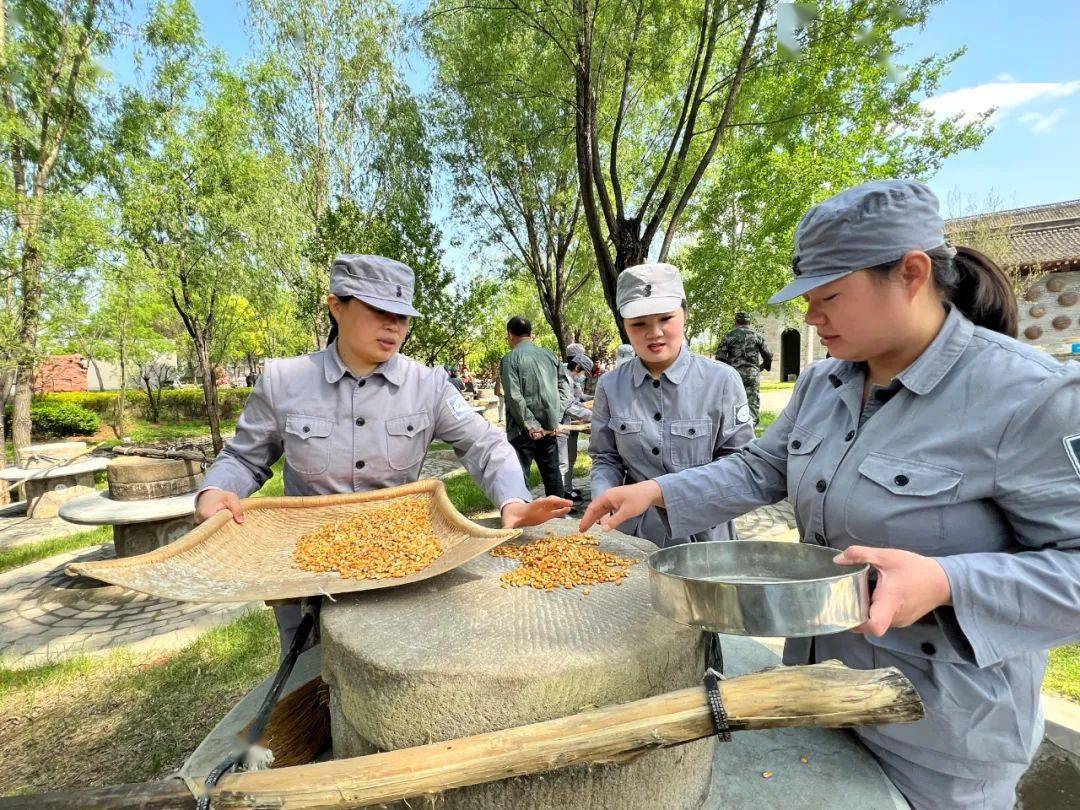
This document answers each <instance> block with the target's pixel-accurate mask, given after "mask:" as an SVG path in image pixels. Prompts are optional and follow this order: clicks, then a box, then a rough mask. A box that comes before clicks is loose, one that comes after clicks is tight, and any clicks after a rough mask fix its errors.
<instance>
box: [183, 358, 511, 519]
mask: <svg viewBox="0 0 1080 810" xmlns="http://www.w3.org/2000/svg"><path fill="white" fill-rule="evenodd" d="M433 439H440V440H442V441H446V442H449V443H450V444H451V445H452V446H453V447H454V452H455V453H456V454H457V456H458V458H459V459H460V460H461V463H462V464H463V465H464V466H465V469H466V470H468V471H469V473H470V474H471V475H472V476H473V478H475V479H476V480H477V482H479V484H480V486H481V487H482V488H483V490H484V493H485V494H486V495H487V496H488V498H490V499H491V501H492V503H494V504H496V505H497V506H502V505H503V504H505V503H506V502H507V501H508V500H512V499H520V500H522V501H526V502H527V501H530V500H532V499H531V497H530V496H529V491H528V489H526V487H525V481H524V479H523V478H522V477H521V465H520V464H519V463H518V460H517V455H516V454H515V453H514V449H513V448H512V447H511V446H510V444H509V443H508V442H507V441H506V437H505V436H504V435H503V433H502V432H501V431H500V430H498V429H497V428H496V427H495V426H494V425H492V424H491V423H489V422H488V421H487V420H485V419H483V418H482V417H481V416H479V415H478V414H476V413H473V412H472V410H471V409H470V407H469V405H468V404H467V403H466V402H465V400H464V399H462V396H461V394H460V393H459V392H458V391H456V390H454V387H453V386H452V385H451V384H450V381H449V379H448V377H447V374H446V371H445V370H444V369H441V368H437V369H430V368H427V367H426V366H423V365H421V364H420V363H417V362H416V361H415V360H411V359H409V358H408V357H403V356H401V355H400V354H395V355H394V356H393V357H391V358H390V359H389V360H387V361H386V362H385V363H383V364H382V365H380V366H379V367H378V368H377V369H375V371H374V372H373V373H372V374H370V375H369V376H367V377H364V378H362V379H359V380H358V379H356V378H355V377H354V376H353V375H352V373H351V372H350V371H349V370H348V369H347V368H346V367H345V364H344V363H342V361H341V357H340V355H339V354H338V351H337V344H336V343H332V344H331V345H330V347H329V348H328V349H326V351H322V352H315V353H314V354H308V355H304V356H302V357H291V358H288V359H285V360H273V361H270V362H268V363H267V365H266V370H265V371H264V373H263V374H262V376H261V377H259V379H258V381H257V382H256V383H255V388H254V389H253V390H252V392H251V398H250V399H249V400H248V403H247V406H246V407H245V408H244V412H243V414H241V416H240V421H239V422H238V423H237V425H236V436H235V437H234V438H233V439H232V440H231V441H229V443H228V444H226V445H225V447H224V448H223V449H222V451H221V453H220V455H218V457H217V459H216V460H215V461H214V465H213V466H212V467H211V468H210V470H209V471H208V472H207V474H206V479H205V482H204V486H205V487H218V488H220V489H224V490H227V491H230V492H235V493H237V494H238V495H240V496H241V497H246V496H248V495H250V494H251V493H252V492H255V491H256V490H257V489H259V487H261V486H262V485H263V484H264V483H265V482H266V481H267V480H268V479H269V478H270V476H271V474H272V473H271V471H270V466H271V465H272V464H273V463H274V462H275V461H277V459H278V458H279V457H280V456H281V454H282V453H284V454H285V494H286V495H326V494H331V493H337V492H365V491H367V490H372V489H380V488H382V487H391V486H397V485H399V484H405V483H409V482H412V481H415V480H417V478H419V476H420V465H421V464H422V463H423V461H424V456H425V455H426V453H427V448H428V444H430V443H431V441H432V440H433Z"/></svg>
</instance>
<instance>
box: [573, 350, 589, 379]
mask: <svg viewBox="0 0 1080 810" xmlns="http://www.w3.org/2000/svg"><path fill="white" fill-rule="evenodd" d="M570 362H571V363H574V364H576V365H577V366H578V367H579V368H580V369H581V370H582V371H584V372H585V373H587V374H591V373H592V370H593V361H592V358H591V357H589V355H587V354H585V352H578V353H577V354H575V355H574V356H573V357H571V358H570Z"/></svg>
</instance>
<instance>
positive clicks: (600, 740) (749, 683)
mask: <svg viewBox="0 0 1080 810" xmlns="http://www.w3.org/2000/svg"><path fill="white" fill-rule="evenodd" d="M720 691H721V695H722V698H723V701H724V706H725V708H726V709H727V713H728V719H729V723H730V725H731V728H732V730H733V731H749V730H758V729H770V728H791V727H800V726H815V727H823V728H844V727H850V726H858V725H868V724H873V725H876V724H879V723H905V722H913V721H915V720H919V719H920V718H922V716H923V705H922V701H921V700H920V699H919V696H918V694H917V693H916V691H915V688H914V687H913V686H912V684H911V682H910V681H909V680H908V679H907V678H906V677H905V676H904V675H903V674H902V673H901V672H900V671H899V670H897V669H895V668H892V667H890V668H888V669H875V670H853V669H848V668H847V667H845V666H843V665H842V664H839V663H837V662H835V661H830V662H826V663H823V664H815V665H813V666H803V667H777V668H776V669H772V670H767V671H765V672H758V673H754V674H751V675H743V676H740V677H736V678H732V679H730V680H727V681H724V682H722V683H721V685H720ZM713 733H714V727H713V719H712V714H711V712H710V710H709V706H708V701H707V699H706V695H705V690H704V689H702V688H701V687H693V688H690V689H682V690H680V691H677V692H669V693H667V694H663V695H658V696H656V697H651V698H645V699H643V700H637V701H634V702H633V703H624V704H621V705H618V706H609V707H605V708H602V709H595V710H593V711H589V712H583V713H581V714H576V715H572V716H570V717H563V718H559V719H556V720H548V721H546V722H543V723H533V724H531V725H528V726H520V727H518V728H511V729H506V730H504V731H494V732H489V733H487V734H478V735H476V736H473V737H465V738H463V739H458V740H448V741H446V742H438V743H431V744H430V745H422V746H417V747H414V748H404V749H400V750H397V751H387V752H384V753H380V754H373V755H371V756H366V757H355V758H352V759H341V760H333V761H330V762H321V763H316V764H312V765H298V766H295V767H291V768H280V769H274V770H268V771H254V772H251V773H235V774H229V775H227V776H224V777H223V778H222V779H221V782H220V783H219V784H218V786H217V787H216V788H213V789H211V790H210V794H211V796H212V802H213V807H214V808H217V809H218V810H225V809H226V808H230V809H232V808H255V807H274V808H279V810H296V809H298V808H305V809H311V808H335V810H341V809H342V808H351V807H369V806H372V805H378V804H385V803H389V802H394V801H398V800H401V799H406V798H414V797H421V796H427V795H431V794H435V793H440V792H442V791H444V790H447V789H450V788H456V787H464V786H466V785H476V784H481V783H483V782H490V781H494V780H498V779H507V778H509V777H512V776H525V775H528V774H535V773H543V772H546V771H552V770H556V769H559V768H565V767H567V766H569V765H575V764H582V763H597V764H599V763H606V762H615V761H623V760H625V759H626V757H627V755H629V754H633V753H641V752H646V751H649V750H651V749H654V748H666V747H669V746H673V745H680V744H682V743H687V742H691V741H692V740H698V739H701V738H703V737H707V736H709V735H711V734H713ZM70 807H85V808H89V809H90V810H99V809H100V808H110V810H127V808H132V809H134V808H152V809H153V810H158V808H185V809H186V808H191V807H194V801H193V800H192V799H191V796H190V794H188V793H187V792H186V788H185V787H184V786H183V784H182V783H181V782H179V781H178V780H175V779H174V780H165V781H160V782H151V783H148V784H146V785H125V786H120V787H112V788H101V789H97V790H90V791H63V792H57V793H47V794H43V795H39V796H25V797H15V798H8V799H0V810H14V808H19V810H53V809H54V808H57V809H58V808H70Z"/></svg>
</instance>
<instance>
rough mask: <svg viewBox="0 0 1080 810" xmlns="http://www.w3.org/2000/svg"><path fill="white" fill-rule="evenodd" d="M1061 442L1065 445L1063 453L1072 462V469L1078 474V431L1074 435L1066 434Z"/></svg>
mask: <svg viewBox="0 0 1080 810" xmlns="http://www.w3.org/2000/svg"><path fill="white" fill-rule="evenodd" d="M1061 443H1062V444H1064V445H1065V453H1066V455H1068V457H1069V461H1071V462H1072V465H1073V469H1074V470H1076V474H1077V475H1080V433H1077V434H1076V435H1075V436H1066V437H1065V438H1064V439H1062V440H1061Z"/></svg>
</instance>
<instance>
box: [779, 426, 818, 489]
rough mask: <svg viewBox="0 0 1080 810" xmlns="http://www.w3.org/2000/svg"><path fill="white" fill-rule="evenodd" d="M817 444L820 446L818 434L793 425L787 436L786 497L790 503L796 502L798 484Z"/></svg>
mask: <svg viewBox="0 0 1080 810" xmlns="http://www.w3.org/2000/svg"><path fill="white" fill-rule="evenodd" d="M819 444H821V437H820V436H819V435H818V434H816V433H814V432H813V431H810V430H807V429H806V428H804V427H801V426H799V425H795V426H794V427H793V428H792V429H791V433H790V434H789V435H788V442H787V453H788V458H787V485H788V497H789V498H791V500H792V502H795V500H796V494H797V493H798V491H799V484H800V483H801V482H802V478H803V475H805V474H806V469H807V467H809V466H810V461H811V460H812V459H813V457H814V451H815V450H817V448H818V445H819Z"/></svg>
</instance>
